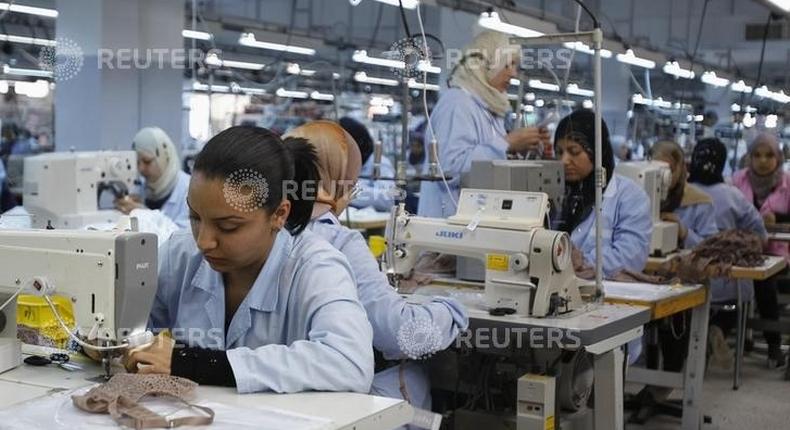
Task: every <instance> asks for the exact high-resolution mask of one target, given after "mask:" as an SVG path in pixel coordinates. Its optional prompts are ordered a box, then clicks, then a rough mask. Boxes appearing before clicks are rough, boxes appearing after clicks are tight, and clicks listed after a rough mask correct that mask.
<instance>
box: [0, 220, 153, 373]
mask: <svg viewBox="0 0 790 430" xmlns="http://www.w3.org/2000/svg"><path fill="white" fill-rule="evenodd" d="M156 288H157V238H156V235H154V234H152V233H138V232H131V231H81V230H19V231H15V230H0V305H2V304H3V303H6V302H7V301H8V303H7V305H6V306H5V308H3V309H2V310H0V373H2V372H4V371H6V370H9V369H11V368H13V367H16V366H18V365H19V364H20V362H21V361H20V360H21V358H20V357H21V349H20V347H21V345H20V342H19V340H17V318H16V308H17V303H16V295H17V293H23V294H38V295H42V296H44V297H45V298H48V297H49V296H50V295H52V294H58V295H63V296H66V297H68V298H70V299H71V301H72V303H73V306H74V317H75V321H76V325H77V327H76V329H77V333H78V336H79V338H81V339H84V340H85V341H88V342H92V343H95V344H96V345H98V346H100V347H107V348H116V349H107V350H105V351H104V352H103V354H102V357H103V360H102V361H103V363H104V368H105V372H106V374H107V376H109V372H110V367H109V364H110V358H111V355H112V352H113V351H118V350H120V349H122V348H124V345H126V347H134V346H139V345H142V344H145V343H148V342H150V341H151V339H152V335H151V333H150V332H148V331H146V330H147V328H146V327H147V323H148V316H149V313H150V310H151V306H152V304H153V300H154V296H155V294H156ZM57 318H59V319H60V317H59V316H58V317H57Z"/></svg>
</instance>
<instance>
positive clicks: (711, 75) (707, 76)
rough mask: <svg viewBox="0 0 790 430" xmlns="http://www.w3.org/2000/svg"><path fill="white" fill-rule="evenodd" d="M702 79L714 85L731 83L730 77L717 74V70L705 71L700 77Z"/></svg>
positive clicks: (719, 85)
mask: <svg viewBox="0 0 790 430" xmlns="http://www.w3.org/2000/svg"><path fill="white" fill-rule="evenodd" d="M700 80H701V81H702V82H704V83H706V84H708V85H712V86H714V87H726V86H727V85H728V84H729V83H730V81H729V80H728V79H724V78H720V77H718V76H716V72H705V73H703V74H702V76H701V77H700Z"/></svg>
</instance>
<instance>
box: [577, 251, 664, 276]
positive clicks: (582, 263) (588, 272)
mask: <svg viewBox="0 0 790 430" xmlns="http://www.w3.org/2000/svg"><path fill="white" fill-rule="evenodd" d="M571 261H572V262H573V270H574V271H575V272H576V276H577V277H579V278H581V279H590V280H592V279H595V267H593V266H592V265H590V264H589V263H587V260H585V259H584V255H582V252H581V251H580V250H579V249H578V248H576V247H575V246H574V247H573V251H572V252H571ZM606 279H608V280H611V281H618V282H642V283H646V284H663V283H668V282H666V280H665V279H664V278H663V277H661V276H652V275H647V274H644V273H640V272H632V271H630V270H621V271H619V272H617V273H615V274H614V275H612V276H610V277H607V278H606Z"/></svg>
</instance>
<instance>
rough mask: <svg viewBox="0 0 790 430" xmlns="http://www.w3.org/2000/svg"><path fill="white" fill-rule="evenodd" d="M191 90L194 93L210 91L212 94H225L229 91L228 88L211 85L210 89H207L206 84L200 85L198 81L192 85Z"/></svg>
mask: <svg viewBox="0 0 790 430" xmlns="http://www.w3.org/2000/svg"><path fill="white" fill-rule="evenodd" d="M192 89H193V90H195V91H208V90H209V89H211V92H214V93H227V92H228V91H230V87H229V86H227V85H211V87H209V86H208V85H207V84H202V83H200V82H198V81H195V82H194V83H192Z"/></svg>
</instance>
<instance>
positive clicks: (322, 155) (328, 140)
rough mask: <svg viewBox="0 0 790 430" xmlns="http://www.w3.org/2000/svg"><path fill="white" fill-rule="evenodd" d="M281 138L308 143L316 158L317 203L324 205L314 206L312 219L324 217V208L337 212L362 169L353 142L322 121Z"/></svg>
mask: <svg viewBox="0 0 790 430" xmlns="http://www.w3.org/2000/svg"><path fill="white" fill-rule="evenodd" d="M284 137H301V138H303V139H307V141H308V142H309V143H310V145H312V146H313V148H315V152H316V155H317V156H318V173H319V174H320V176H321V186H320V188H319V189H318V198H317V199H316V203H323V205H316V207H315V209H314V210H313V216H312V218H316V217H318V216H320V215H323V214H324V213H326V211H327V210H329V209H328V208H327V207H326V206H329V208H331V210H332V211H333V212H336V210H337V209H338V203H339V202H340V201H342V200H343V199H347V198H348V195H349V193H350V192H351V190H352V187H353V185H354V184H355V183H356V181H357V177H358V176H359V171H360V169H361V168H362V156H361V155H360V153H359V146H357V143H356V142H355V141H354V138H353V137H351V135H350V134H348V132H346V131H345V130H344V129H343V127H341V126H340V125H339V124H337V123H335V122H332V121H325V120H320V121H311V122H308V123H307V124H304V125H302V126H300V127H297V128H295V129H293V130H291V131H289V132H288V133H287V134H286V135H285V136H284Z"/></svg>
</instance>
